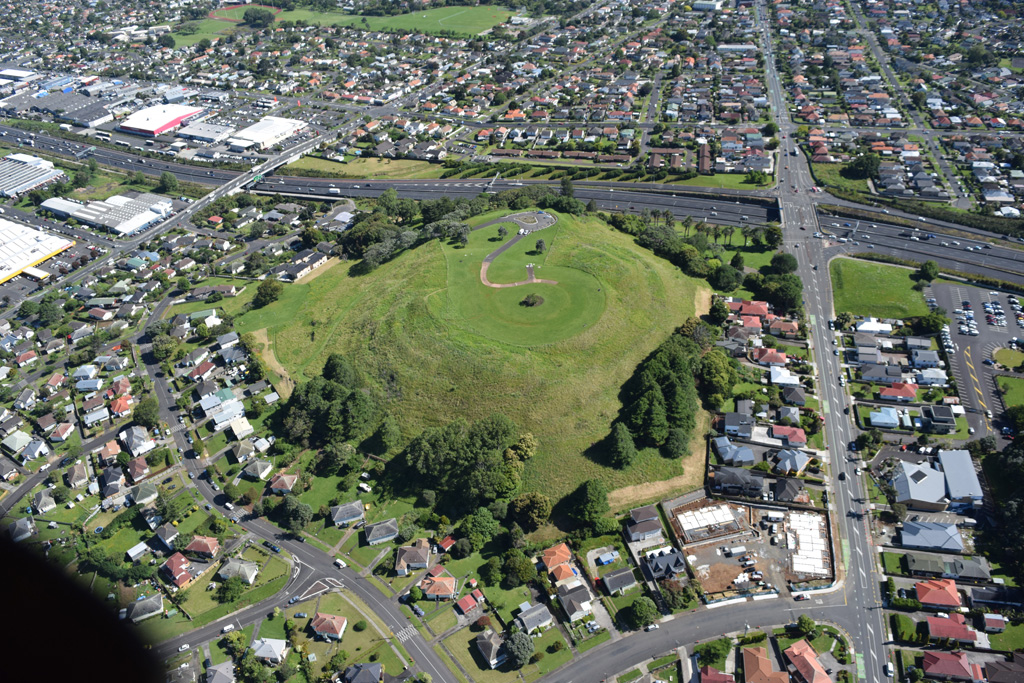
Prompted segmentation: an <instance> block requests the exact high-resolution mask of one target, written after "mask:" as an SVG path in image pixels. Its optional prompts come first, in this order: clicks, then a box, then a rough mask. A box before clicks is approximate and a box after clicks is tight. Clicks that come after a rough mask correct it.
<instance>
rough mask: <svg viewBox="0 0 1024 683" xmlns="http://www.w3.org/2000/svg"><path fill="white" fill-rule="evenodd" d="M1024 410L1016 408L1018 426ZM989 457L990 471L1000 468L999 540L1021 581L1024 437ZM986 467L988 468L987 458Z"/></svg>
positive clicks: (1023, 569) (1023, 567)
mask: <svg viewBox="0 0 1024 683" xmlns="http://www.w3.org/2000/svg"><path fill="white" fill-rule="evenodd" d="M1022 413H1024V411H1021V410H1015V411H1014V414H1013V416H1012V421H1013V423H1014V425H1015V426H1017V425H1018V424H1019V423H1020V422H1021V420H1020V419H1019V418H1021V417H1022ZM987 457H988V458H992V459H994V461H993V463H992V468H991V471H993V472H998V473H999V477H1000V480H1001V483H1000V485H999V489H1000V491H1002V493H1001V496H1002V500H1001V501H1000V505H999V519H1000V522H1001V525H1000V528H999V529H998V531H997V534H998V540H997V541H996V542H997V543H998V545H999V546H1000V547H1002V549H1003V552H1004V553H1005V555H1006V560H1007V561H1005V562H1003V564H1004V566H1006V565H1009V566H1010V567H1011V571H1012V572H1013V574H1014V576H1015V577H1016V578H1017V580H1018V581H1020V579H1021V578H1022V577H1024V439H1022V437H1017V438H1016V439H1015V440H1014V442H1013V443H1012V444H1010V446H1008V447H1007V448H1005V449H1004V450H1003V451H1002V452H995V453H991V454H990V455H988V456H987ZM985 469H986V471H987V470H988V469H989V463H988V462H986V463H985ZM993 540H995V539H993Z"/></svg>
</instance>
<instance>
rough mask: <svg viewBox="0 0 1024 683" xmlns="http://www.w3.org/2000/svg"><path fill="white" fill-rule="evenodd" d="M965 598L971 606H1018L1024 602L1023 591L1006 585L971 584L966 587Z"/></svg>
mask: <svg viewBox="0 0 1024 683" xmlns="http://www.w3.org/2000/svg"><path fill="white" fill-rule="evenodd" d="M967 600H968V602H969V603H970V605H971V607H975V606H976V605H1000V606H1005V607H1020V606H1021V605H1022V604H1024V592H1022V591H1021V590H1020V589H1019V588H1010V587H1008V586H971V587H970V588H968V589H967Z"/></svg>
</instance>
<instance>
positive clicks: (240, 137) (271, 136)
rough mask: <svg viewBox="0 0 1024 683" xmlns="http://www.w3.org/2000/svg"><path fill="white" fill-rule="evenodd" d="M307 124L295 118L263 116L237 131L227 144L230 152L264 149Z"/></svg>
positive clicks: (286, 137)
mask: <svg viewBox="0 0 1024 683" xmlns="http://www.w3.org/2000/svg"><path fill="white" fill-rule="evenodd" d="M307 125H308V124H307V123H306V122H305V121H299V120H297V119H283V118H280V117H277V116H265V117H264V118H263V119H262V120H260V121H259V122H257V123H254V124H253V125H251V126H249V127H248V128H243V129H242V130H240V131H238V132H237V133H236V134H235V136H234V137H232V138H231V139H230V140H228V146H229V147H230V148H231V151H232V152H244V151H245V150H247V149H252V148H256V149H266V148H267V147H273V146H274V145H276V144H277V143H279V142H281V141H282V140H286V139H288V138H289V137H291V136H292V135H294V134H295V133H298V132H299V131H300V130H302V129H303V128H305V127H306V126H307Z"/></svg>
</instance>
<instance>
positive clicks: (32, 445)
mask: <svg viewBox="0 0 1024 683" xmlns="http://www.w3.org/2000/svg"><path fill="white" fill-rule="evenodd" d="M49 456H50V447H49V446H47V445H46V442H45V441H43V440H42V439H41V438H40V437H38V436H37V437H34V438H33V439H32V440H31V441H30V442H29V444H28V445H27V446H25V450H23V451H22V452H21V457H23V458H24V459H25V460H26V461H28V460H35V459H36V458H48V457H49Z"/></svg>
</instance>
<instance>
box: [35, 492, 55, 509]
mask: <svg viewBox="0 0 1024 683" xmlns="http://www.w3.org/2000/svg"><path fill="white" fill-rule="evenodd" d="M32 507H34V508H35V510H36V514H38V515H42V514H45V513H47V512H49V511H50V510H53V509H55V508H56V507H57V503H55V502H54V500H53V492H52V491H51V490H50V489H43V490H42V491H40V492H39V493H37V494H36V495H35V496H33V498H32Z"/></svg>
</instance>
